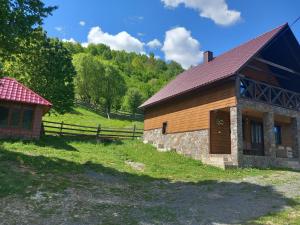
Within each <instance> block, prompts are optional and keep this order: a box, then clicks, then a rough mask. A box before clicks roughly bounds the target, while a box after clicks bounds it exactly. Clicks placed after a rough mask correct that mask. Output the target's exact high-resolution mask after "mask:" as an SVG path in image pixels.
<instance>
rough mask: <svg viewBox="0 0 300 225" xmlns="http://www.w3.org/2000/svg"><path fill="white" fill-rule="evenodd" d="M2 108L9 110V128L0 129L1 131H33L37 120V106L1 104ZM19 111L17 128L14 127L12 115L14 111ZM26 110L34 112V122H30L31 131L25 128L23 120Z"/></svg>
mask: <svg viewBox="0 0 300 225" xmlns="http://www.w3.org/2000/svg"><path fill="white" fill-rule="evenodd" d="M0 106H1V107H4V108H7V109H8V119H7V126H5V127H0V129H13V130H23V131H32V130H33V125H34V119H35V109H36V106H35V105H23V104H13V103H4V104H0ZM16 109H17V110H18V111H19V123H18V125H17V126H13V125H12V113H13V110H16ZM25 110H32V120H31V122H30V129H27V128H24V127H23V119H24V111H25Z"/></svg>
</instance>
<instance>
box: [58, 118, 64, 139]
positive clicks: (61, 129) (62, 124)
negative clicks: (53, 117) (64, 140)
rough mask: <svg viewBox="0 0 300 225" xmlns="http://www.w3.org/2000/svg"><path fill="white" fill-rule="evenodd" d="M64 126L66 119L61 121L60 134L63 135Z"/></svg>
mask: <svg viewBox="0 0 300 225" xmlns="http://www.w3.org/2000/svg"><path fill="white" fill-rule="evenodd" d="M63 126H64V121H61V124H60V131H59V136H62V131H63Z"/></svg>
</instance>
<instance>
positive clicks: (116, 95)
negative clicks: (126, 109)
mask: <svg viewBox="0 0 300 225" xmlns="http://www.w3.org/2000/svg"><path fill="white" fill-rule="evenodd" d="M125 92H126V83H125V80H124V78H123V77H122V76H121V74H120V73H119V71H118V69H116V68H115V67H114V66H111V65H108V66H106V68H105V76H104V88H103V94H102V98H103V100H104V106H105V109H106V112H107V115H108V117H109V114H110V112H111V109H112V107H113V106H115V107H118V106H120V105H121V99H122V96H123V95H124V94H125Z"/></svg>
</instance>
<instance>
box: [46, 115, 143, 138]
mask: <svg viewBox="0 0 300 225" xmlns="http://www.w3.org/2000/svg"><path fill="white" fill-rule="evenodd" d="M43 129H44V134H46V135H59V136H80V137H91V138H96V139H135V138H138V137H141V136H142V135H143V129H140V128H137V127H136V126H135V125H134V126H133V127H132V128H112V127H102V126H101V125H98V126H95V127H94V126H83V125H76V124H70V123H64V122H63V121H62V122H60V123H59V122H51V121H45V120H44V121H43Z"/></svg>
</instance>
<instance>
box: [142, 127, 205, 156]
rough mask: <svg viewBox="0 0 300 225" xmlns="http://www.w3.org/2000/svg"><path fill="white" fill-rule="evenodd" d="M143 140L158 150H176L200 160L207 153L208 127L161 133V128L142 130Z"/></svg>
mask: <svg viewBox="0 0 300 225" xmlns="http://www.w3.org/2000/svg"><path fill="white" fill-rule="evenodd" d="M143 139H144V142H145V143H150V144H153V145H154V146H156V147H157V148H158V150H160V151H172V150H173V151H176V152H178V153H180V154H183V155H186V156H189V157H191V158H193V159H198V160H201V159H203V158H207V157H208V155H209V131H208V129H203V130H198V131H190V132H182V133H172V134H162V129H160V128H159V129H153V130H147V131H144V137H143Z"/></svg>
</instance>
